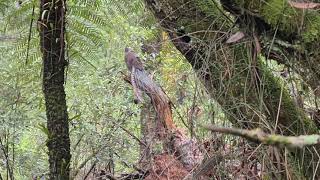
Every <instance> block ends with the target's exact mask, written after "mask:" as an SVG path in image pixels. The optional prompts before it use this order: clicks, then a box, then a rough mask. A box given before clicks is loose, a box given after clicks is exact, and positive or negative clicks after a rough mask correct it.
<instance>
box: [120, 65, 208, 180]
mask: <svg viewBox="0 0 320 180" xmlns="http://www.w3.org/2000/svg"><path fill="white" fill-rule="evenodd" d="M136 60H138V59H136ZM126 62H128V61H126ZM128 67H129V66H128ZM129 77H130V80H127V81H130V83H131V85H132V86H133V88H137V89H135V90H134V92H135V93H136V92H139V91H142V92H145V93H146V94H147V95H148V96H149V98H150V99H151V103H152V106H153V108H154V110H155V113H156V121H157V123H156V128H155V133H156V134H157V135H158V137H159V139H160V140H162V141H163V147H164V151H165V152H164V153H163V154H158V155H156V156H155V157H154V159H153V161H154V163H153V164H154V166H156V168H155V167H152V169H153V171H151V172H150V175H149V178H150V179H152V177H153V176H166V177H171V178H172V177H173V176H177V174H175V173H176V172H180V173H178V174H179V175H178V176H179V177H182V178H183V177H185V176H186V175H187V173H188V172H189V171H190V170H192V169H193V168H194V167H195V165H197V164H199V162H201V160H202V154H201V153H200V151H199V148H198V146H197V143H196V141H194V140H192V139H190V138H188V137H187V135H186V134H185V133H184V132H183V131H182V130H179V129H177V128H176V126H175V124H174V122H173V119H172V110H171V102H170V100H169V97H168V96H167V95H166V93H165V92H164V91H163V89H162V88H161V87H160V86H159V85H157V84H156V83H155V82H154V81H153V80H152V79H151V78H150V76H149V75H148V74H147V72H146V71H145V70H143V69H131V74H130V76H129ZM147 119H149V120H150V119H152V118H147ZM145 123H146V125H147V124H148V122H145ZM148 151H152V150H150V149H148ZM168 159H171V160H172V161H169V160H168ZM163 163H165V164H163ZM170 164H171V165H170ZM167 165H170V166H174V168H173V169H175V170H174V171H171V170H172V167H171V170H169V169H168V168H167V167H168V166H167ZM162 167H166V168H165V169H162ZM154 169H158V170H159V169H162V171H163V172H165V173H162V175H160V174H157V173H158V172H159V171H156V170H154ZM162 171H160V172H162ZM172 173H173V174H172ZM147 179H148V177H147Z"/></svg>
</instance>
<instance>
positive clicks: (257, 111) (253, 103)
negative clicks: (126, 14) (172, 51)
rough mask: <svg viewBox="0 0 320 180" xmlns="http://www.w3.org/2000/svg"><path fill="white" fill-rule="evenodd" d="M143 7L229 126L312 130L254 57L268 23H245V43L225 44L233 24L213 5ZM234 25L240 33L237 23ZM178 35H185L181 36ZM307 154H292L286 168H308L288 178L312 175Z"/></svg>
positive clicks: (205, 1)
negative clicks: (206, 91) (305, 174)
mask: <svg viewBox="0 0 320 180" xmlns="http://www.w3.org/2000/svg"><path fill="white" fill-rule="evenodd" d="M145 3H146V5H147V7H148V8H149V9H151V11H152V12H153V14H154V15H155V17H156V18H157V19H158V20H159V23H160V25H161V26H162V27H163V28H164V29H165V30H166V31H167V32H168V34H169V36H170V38H171V40H172V42H173V44H174V45H175V46H176V48H177V49H178V50H179V51H180V52H181V53H182V54H183V55H184V56H185V58H186V59H187V61H188V62H189V63H190V64H191V65H192V66H193V68H194V70H195V71H196V72H197V74H198V77H199V78H200V79H201V80H202V82H203V84H204V85H205V87H206V88H207V90H208V92H209V93H210V95H211V96H212V97H213V98H214V99H215V100H216V101H217V102H219V103H220V105H221V106H222V108H223V110H224V112H225V114H226V115H227V116H228V117H229V119H230V121H231V122H232V123H233V124H234V125H236V126H240V127H242V128H253V127H261V128H263V129H265V130H267V131H269V132H271V133H282V134H286V135H298V134H299V135H300V134H309V133H316V132H318V129H317V128H316V126H315V125H314V123H313V122H312V120H310V119H309V118H308V117H307V116H306V115H305V114H304V113H303V112H302V111H301V109H299V108H298V107H296V105H295V103H294V101H293V100H292V99H291V97H290V95H289V93H288V91H287V90H286V87H285V86H284V85H283V82H282V81H281V80H280V79H278V78H276V77H275V76H274V75H273V74H272V72H271V71H270V70H268V68H267V66H266V65H265V64H264V62H262V61H261V60H260V59H259V58H258V53H259V51H260V50H259V49H260V48H262V50H264V49H263V47H259V46H261V45H263V44H260V43H258V42H257V41H261V40H259V38H260V35H261V34H263V33H264V32H265V31H266V30H268V29H270V25H268V24H267V23H265V22H260V21H259V22H254V23H248V22H246V23H247V24H246V28H244V29H245V30H246V31H245V33H246V34H247V36H248V37H249V41H246V42H244V43H238V44H236V45H230V44H227V43H226V40H227V39H228V37H229V35H230V34H231V32H232V31H233V33H234V32H236V31H239V28H237V27H236V26H235V24H236V23H238V22H235V21H234V20H233V18H232V17H230V15H228V14H227V13H225V10H224V9H223V7H222V6H220V5H219V3H217V2H215V1H211V0H195V1H184V0H145ZM244 19H246V18H244ZM239 21H240V22H241V20H239ZM259 23H260V24H259ZM239 26H240V29H241V28H242V26H243V25H241V24H240V25H239ZM257 26H258V27H257ZM258 28H262V29H258ZM263 28H265V29H263ZM181 30H183V31H181ZM181 32H183V33H186V34H185V36H184V35H181ZM187 36H190V37H191V39H192V41H191V42H189V40H188V38H186V37H187ZM261 37H262V36H261ZM270 39H271V40H272V38H270ZM298 65H303V63H299V64H298ZM303 67H304V66H303ZM310 74H311V75H312V73H310ZM311 79H312V78H311ZM308 153H310V152H307V153H306V155H305V156H299V154H300V152H298V151H297V152H294V153H293V155H294V156H296V157H299V158H296V159H295V161H297V162H292V164H290V165H289V166H291V165H292V166H295V165H294V164H296V163H300V164H301V163H309V162H311V164H312V165H311V166H308V165H305V167H304V169H303V170H301V171H302V172H297V173H294V175H296V176H299V174H300V173H310V172H312V173H315V171H314V169H313V168H312V167H315V165H316V163H317V159H314V160H311V159H310V157H311V155H310V154H308ZM300 157H301V158H300ZM301 161H303V162H301ZM284 168H285V167H281V169H279V172H280V171H282V170H283V169H284ZM293 169H296V170H297V169H298V168H295V167H293ZM298 171H300V168H299V170H298ZM283 175H285V173H283ZM309 175H310V174H309Z"/></svg>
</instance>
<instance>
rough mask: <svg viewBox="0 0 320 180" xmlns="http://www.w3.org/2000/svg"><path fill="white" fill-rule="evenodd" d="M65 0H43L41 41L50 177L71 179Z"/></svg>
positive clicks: (40, 22) (41, 6)
mask: <svg viewBox="0 0 320 180" xmlns="http://www.w3.org/2000/svg"><path fill="white" fill-rule="evenodd" d="M65 3H66V1H65V0H41V2H40V17H39V20H38V25H39V26H40V45H41V51H42V54H43V93H44V97H45V103H46V115H47V128H48V136H49V137H48V142H47V146H48V150H49V166H50V171H49V177H50V179H51V180H66V179H69V173H70V171H69V166H70V158H71V154H70V139H69V125H68V113H67V105H66V94H65V91H64V79H65V76H64V73H65V66H66V65H67V63H66V60H65V12H66V6H65Z"/></svg>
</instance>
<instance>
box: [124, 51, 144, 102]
mask: <svg viewBox="0 0 320 180" xmlns="http://www.w3.org/2000/svg"><path fill="white" fill-rule="evenodd" d="M125 61H126V64H127V68H128V70H129V71H130V72H131V74H130V82H131V85H132V87H133V94H134V96H135V98H134V102H135V103H136V104H137V103H139V102H141V103H143V97H142V92H141V90H140V89H139V86H138V85H137V83H136V80H137V79H136V73H137V71H140V72H144V69H143V64H142V63H141V61H140V59H139V57H138V56H137V55H136V53H134V52H133V51H132V50H131V49H130V48H125Z"/></svg>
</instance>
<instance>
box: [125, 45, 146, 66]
mask: <svg viewBox="0 0 320 180" xmlns="http://www.w3.org/2000/svg"><path fill="white" fill-rule="evenodd" d="M125 61H126V64H127V68H128V70H129V71H132V67H134V68H135V69H139V70H140V71H142V70H143V64H142V62H141V61H140V59H139V57H138V56H137V54H136V53H134V52H133V51H132V50H131V49H130V48H125Z"/></svg>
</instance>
